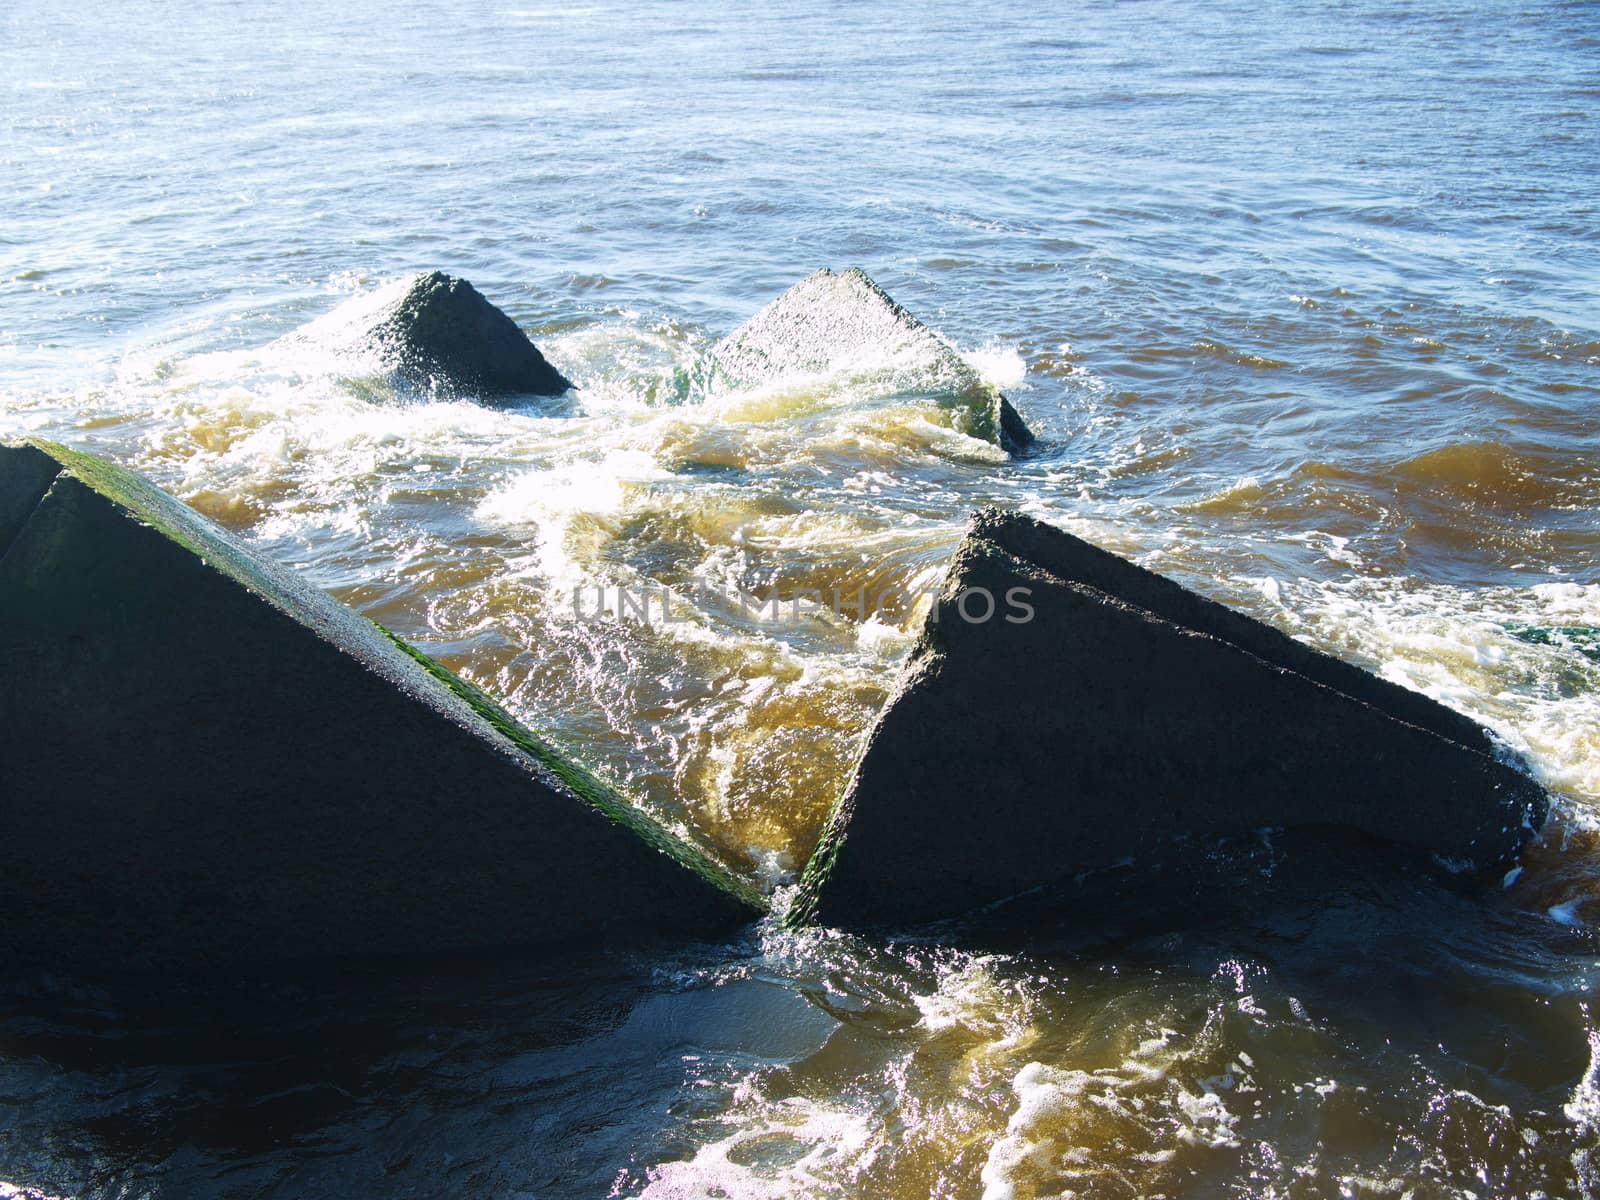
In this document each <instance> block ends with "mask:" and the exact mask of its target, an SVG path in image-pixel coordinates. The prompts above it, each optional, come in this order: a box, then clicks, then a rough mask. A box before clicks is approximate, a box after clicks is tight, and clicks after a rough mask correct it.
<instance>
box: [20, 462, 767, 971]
mask: <svg viewBox="0 0 1600 1200" xmlns="http://www.w3.org/2000/svg"><path fill="white" fill-rule="evenodd" d="M19 497H20V499H19ZM30 502H31V503H30ZM24 510H26V511H25V515H24V516H22V518H21V519H20V521H19V520H18V519H17V516H18V513H19V512H22V511H24ZM13 527H14V528H13ZM7 531H10V533H9V536H8V537H6V539H5V541H4V543H3V544H0V772H3V777H4V781H5V784H4V788H3V790H0V843H3V844H4V845H5V847H6V852H7V853H6V859H7V862H6V871H5V872H3V873H0V911H3V912H4V914H5V916H4V918H3V920H0V956H3V957H5V958H8V959H13V960H15V959H24V960H33V961H41V962H46V963H51V964H60V965H66V966H77V967H107V968H133V969H139V968H150V967H165V966H188V965H255V964H264V963H271V962H278V961H286V960H293V959H312V958H326V957H331V956H346V955H358V954H385V953H410V952H419V951H433V950H451V949H471V948H479V947H496V946H513V945H533V944H542V943H551V942H558V941H570V940H573V939H583V938H592V937H596V936H600V935H602V934H605V933H607V932H608V931H610V930H613V929H631V928H645V929H649V930H653V931H663V932H667V933H672V934H687V935H698V934H701V933H706V934H709V933H714V932H717V931H720V930H723V929H726V928H728V927H730V926H731V925H735V924H737V923H739V922H740V921H742V920H745V919H748V918H750V917H752V916H754V915H755V914H756V913H757V912H758V911H759V910H760V909H761V907H762V903H763V902H762V901H761V898H760V897H759V896H758V895H757V894H756V893H755V891H754V890H753V889H751V888H749V887H748V886H747V885H745V884H743V883H741V882H740V881H738V880H737V879H735V878H734V877H733V876H732V875H731V874H730V873H729V872H728V871H727V870H726V869H725V868H723V867H722V866H721V865H720V864H718V863H717V862H716V861H715V860H714V859H713V858H712V857H711V856H710V855H709V854H707V853H706V852H705V851H703V850H701V849H700V848H699V847H697V846H695V845H693V844H692V843H691V842H689V841H688V840H687V839H685V838H682V837H679V836H677V835H676V834H674V833H673V832H672V831H670V830H668V829H666V828H665V827H663V826H661V825H660V824H659V823H657V822H656V821H654V820H653V819H652V818H650V817H649V816H648V815H646V814H645V813H643V812H641V811H640V810H638V809H637V808H635V807H634V806H632V805H631V804H629V803H628V802H627V800H625V799H624V798H623V797H621V796H620V795H618V794H617V793H616V792H615V791H614V790H613V789H611V788H610V787H608V786H607V785H606V784H604V783H603V782H602V781H601V780H599V779H598V778H597V777H595V776H594V775H593V774H592V773H591V772H589V771H587V770H586V769H584V768H583V767H582V766H580V765H578V764H577V763H574V762H572V761H570V760H569V759H567V758H565V757H563V756H562V755H561V754H560V753H559V752H557V751H556V750H555V749H553V748H552V747H550V746H549V745H548V744H546V743H545V742H544V741H543V740H541V739H539V738H538V737H537V736H535V735H534V734H533V733H531V732H530V731H528V730H526V729H524V728H522V727H521V726H520V725H519V724H518V723H517V722H516V721H514V720H513V719H512V718H511V717H510V716H509V715H508V714H507V713H506V712H505V711H504V710H503V709H502V708H500V706H498V705H497V704H495V703H494V702H493V701H492V700H490V699H489V697H487V696H486V695H485V694H483V693H482V692H481V691H480V690H479V689H476V688H474V687H472V686H471V685H469V684H467V683H466V682H465V681H463V680H460V679H459V678H457V677H456V676H455V675H453V674H451V673H450V672H449V671H447V670H445V669H444V668H443V667H442V666H440V665H439V664H437V663H435V662H433V660H431V659H429V658H428V657H427V656H426V655H424V654H422V653H421V652H420V651H418V650H416V649H415V648H414V647H411V646H409V645H407V644H406V643H405V642H403V641H402V640H401V639H399V638H396V637H394V636H393V635H391V634H388V633H387V631H385V630H382V629H381V628H379V627H378V626H376V625H374V624H373V623H371V622H369V621H367V620H366V619H364V618H362V617H360V616H359V615H357V614H355V613H354V612H352V611H350V610H349V609H347V608H345V607H344V606H342V605H340V604H338V603H337V602H335V601H334V600H333V599H332V598H330V597H328V596H327V595H325V594H324V593H322V592H320V591H318V590H316V589H314V588H312V587H309V586H308V585H306V584H305V583H304V582H303V581H302V580H300V579H299V578H298V577H297V576H296V575H295V574H294V573H293V572H292V571H289V570H288V569H286V568H284V567H282V566H280V565H279V564H276V563H272V562H269V561H266V560H263V559H261V558H259V557H258V556H256V555H254V554H253V553H251V552H250V551H249V550H248V549H246V548H245V547H244V546H242V545H241V544H240V543H238V542H237V541H235V540H234V539H233V538H232V537H230V536H229V535H227V534H226V533H224V532H223V531H221V530H219V529H217V528H216V527H214V526H212V525H211V524H210V523H209V522H207V521H206V520H204V519H203V518H201V517H200V516H199V515H198V514H196V513H194V512H193V511H192V510H190V509H188V508H187V507H185V506H184V505H182V504H181V503H179V502H178V501H176V500H174V499H173V498H172V497H171V496H168V495H167V494H166V493H164V492H162V491H161V490H159V489H158V488H156V487H154V486H153V485H152V484H150V483H149V482H148V481H146V480H144V479H143V478H141V477H139V476H138V475H136V474H134V473H132V472H129V471H126V470H124V469H122V468H119V467H117V466H115V465H113V464H111V463H108V462H106V461H105V460H103V459H99V458H96V457H94V456H92V455H88V454H83V453H80V452H76V451H72V450H68V449H65V448H63V447H60V446H55V445H52V444H50V443H46V442H38V441H35V442H30V443H28V444H25V445H16V446H6V445H0V533H6V532H7Z"/></svg>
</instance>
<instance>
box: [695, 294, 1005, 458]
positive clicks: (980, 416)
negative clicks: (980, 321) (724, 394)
mask: <svg viewBox="0 0 1600 1200" xmlns="http://www.w3.org/2000/svg"><path fill="white" fill-rule="evenodd" d="M704 370H705V373H706V374H707V375H708V376H709V378H710V381H711V386H712V388H713V389H717V388H753V387H761V386H763V385H765V384H769V383H772V382H774V381H776V380H779V379H783V378H785V377H789V376H795V375H819V374H828V375H836V374H841V373H855V374H858V375H861V376H863V377H871V378H873V379H876V380H880V381H884V382H886V383H887V384H888V385H889V386H891V387H892V388H893V389H894V390H895V391H896V392H903V393H915V392H922V393H927V394H929V395H934V396H938V397H940V398H941V399H944V400H946V401H947V402H949V403H951V404H953V405H955V406H957V407H958V408H959V410H960V412H959V417H960V419H959V421H958V425H959V427H960V428H961V430H962V432H964V433H967V434H970V435H971V436H973V437H978V438H982V439H983V440H985V441H989V442H994V443H995V444H997V445H999V446H1001V447H1002V448H1004V449H1005V450H1008V451H1011V452H1013V453H1015V452H1017V451H1021V450H1025V449H1027V448H1028V446H1030V445H1032V444H1033V440H1034V438H1033V434H1032V432H1030V431H1029V429H1028V426H1027V424H1026V422H1024V421H1023V419H1022V416H1021V414H1019V413H1018V412H1017V410H1016V409H1015V408H1014V407H1013V406H1012V404H1011V402H1010V401H1009V400H1007V399H1006V398H1005V397H1004V396H1002V395H1001V394H1000V393H999V392H998V391H997V390H996V389H995V388H993V387H991V386H990V385H988V384H986V383H984V382H983V380H982V379H981V378H980V377H979V376H978V373H977V372H976V371H974V370H973V369H972V368H971V367H969V366H968V365H967V364H966V363H965V362H963V361H962V359H961V356H960V355H958V354H957V353H956V352H955V351H954V350H952V349H951V348H950V347H949V346H947V345H946V344H945V343H944V342H942V341H940V340H939V338H938V337H937V336H936V335H935V334H934V332H933V331H932V330H931V329H929V328H928V327H927V326H926V325H924V324H923V323H922V322H921V321H919V320H917V318H916V317H914V316H912V315H911V314H910V313H908V312H907V311H906V310H905V309H903V308H901V307H900V306H899V305H898V304H896V303H895V302H894V301H893V300H892V299H890V298H889V296H888V294H887V293H885V292H884V290H883V289H882V288H880V287H879V286H878V285H877V284H875V283H873V282H872V280H871V279H869V278H867V276H866V274H865V272H863V271H861V270H859V269H854V270H849V271H845V272H844V273H843V274H835V273H834V272H832V271H829V270H821V271H814V272H812V273H811V274H810V275H807V276H806V277H805V278H804V279H802V280H801V281H800V282H799V283H797V284H795V285H794V286H793V287H792V288H790V289H789V290H788V291H787V292H785V293H784V294H783V295H781V296H779V297H778V298H777V299H776V300H774V301H773V302H772V303H771V304H769V305H767V306H766V307H765V308H763V309H762V310H761V311H760V312H758V313H756V315H755V316H753V317H751V318H750V319H749V320H748V321H746V322H745V323H744V324H743V325H741V326H740V327H739V328H738V329H737V330H735V331H734V332H733V333H732V334H730V335H729V336H728V337H726V338H724V339H723V340H722V341H721V342H719V343H718V344H717V345H716V346H715V347H713V348H712V351H711V353H710V356H709V359H708V364H707V366H706V367H705V368H704Z"/></svg>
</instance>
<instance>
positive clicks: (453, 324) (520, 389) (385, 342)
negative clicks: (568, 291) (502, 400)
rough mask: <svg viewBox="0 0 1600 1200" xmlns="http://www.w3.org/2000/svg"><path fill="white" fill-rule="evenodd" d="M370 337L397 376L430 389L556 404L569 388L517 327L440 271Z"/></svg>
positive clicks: (415, 286)
mask: <svg viewBox="0 0 1600 1200" xmlns="http://www.w3.org/2000/svg"><path fill="white" fill-rule="evenodd" d="M372 336H373V339H374V341H375V342H376V343H377V344H378V345H380V346H382V347H383V348H384V350H385V352H386V353H388V354H390V355H392V356H393V359H394V364H395V366H396V368H397V369H398V370H400V371H401V372H403V373H405V374H406V375H407V376H409V377H411V378H412V379H413V380H414V381H416V382H418V383H421V384H424V385H426V386H428V387H430V388H433V389H437V390H443V391H452V392H460V391H465V392H472V393H475V394H477V395H479V396H485V397H496V396H508V395H518V394H521V395H534V396H559V395H560V394H561V393H562V392H564V391H566V390H567V389H568V388H570V387H571V386H572V384H571V383H569V382H568V381H567V379H566V377H565V376H563V375H562V374H561V372H560V371H557V370H556V369H555V368H554V367H552V366H551V365H550V364H549V363H547V362H546V361H545V358H544V355H543V354H540V353H539V349H538V347H536V346H535V345H534V344H533V343H532V342H531V341H529V340H528V336H527V334H525V333H523V332H522V330H520V329H518V328H517V324H516V322H515V321H513V320H512V319H511V318H510V317H508V316H506V314H505V313H503V312H501V311H500V310H499V309H498V308H496V307H495V306H494V305H492V304H490V303H489V302H488V301H487V300H485V299H484V298H483V297H482V296H481V295H480V294H479V293H478V290H477V289H476V288H474V287H473V286H472V285H471V284H470V283H468V282H467V281H466V280H465V279H457V278H456V277H454V276H453V275H446V274H444V273H442V272H440V271H430V272H428V273H427V274H426V275H420V276H418V277H417V279H416V280H415V282H413V283H412V284H411V286H410V287H409V288H407V289H406V293H405V295H403V296H402V297H401V298H400V300H399V302H398V303H397V304H396V305H395V307H394V310H393V312H391V313H390V314H389V315H388V316H387V317H386V318H385V319H384V320H383V321H382V322H381V323H380V324H378V325H377V326H376V327H375V328H374V329H373V332H372Z"/></svg>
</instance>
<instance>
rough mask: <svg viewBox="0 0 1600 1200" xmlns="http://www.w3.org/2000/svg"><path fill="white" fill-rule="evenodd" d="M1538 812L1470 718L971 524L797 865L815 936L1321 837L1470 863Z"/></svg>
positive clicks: (1020, 537)
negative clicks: (843, 785)
mask: <svg viewBox="0 0 1600 1200" xmlns="http://www.w3.org/2000/svg"><path fill="white" fill-rule="evenodd" d="M1546 808H1547V798H1546V796H1545V794H1544V792H1543V790H1542V789H1541V788H1540V787H1539V786H1538V785H1537V784H1536V783H1535V782H1534V781H1533V780H1532V779H1530V778H1529V777H1528V776H1527V775H1526V774H1524V773H1522V772H1521V771H1519V770H1517V769H1515V768H1514V767H1513V766H1510V765H1507V763H1506V762H1505V761H1503V760H1502V757H1501V755H1500V754H1499V753H1498V752H1497V749H1496V746H1495V745H1494V743H1493V741H1492V739H1491V738H1490V736H1489V734H1488V733H1487V732H1486V731H1485V730H1483V729H1482V728H1481V727H1479V726H1478V725H1476V724H1475V723H1474V722H1472V721H1471V720H1469V719H1468V718H1466V717H1464V716H1462V715H1461V714H1459V713H1456V712H1453V711H1452V710H1450V709H1447V708H1445V707H1443V706H1442V705H1439V704H1437V703H1435V702H1434V701H1432V700H1430V699H1428V698H1427V697H1425V696H1423V695H1420V694H1419V693H1416V692H1412V691H1409V690H1407V689H1405V688H1402V687H1399V686H1397V685H1395V684H1391V683H1388V682H1387V681H1385V680H1382V679H1379V678H1377V677H1376V676H1374V675H1371V674H1369V673H1368V672H1366V671H1363V670H1361V669H1359V668H1357V667H1354V666H1351V665H1350V664H1348V663H1345V662H1342V661H1340V660H1338V659H1336V658H1332V657H1330V656H1328V655H1326V654H1322V653H1319V652H1318V651H1315V650H1313V649H1311V648H1310V647H1308V646H1305V645H1303V644H1301V643H1300V642H1297V641H1295V640H1294V639H1293V638H1290V637H1287V636H1286V635H1284V634H1282V633H1280V632H1278V631H1277V630H1275V629H1272V628H1271V627H1269V626H1267V625H1263V624H1262V623H1260V622H1259V621H1255V620H1252V619H1251V618H1248V617H1245V616H1243V615H1242V614H1240V613H1237V612H1234V611H1232V610H1230V609H1228V608H1226V607H1224V606H1222V605H1219V604H1216V603H1214V602H1212V601H1209V600H1206V599H1204V598H1202V597H1200V596H1197V595H1195V594H1194V593H1193V592H1190V591H1187V590H1186V589H1184V588H1183V587H1181V586H1180V585H1178V584H1176V583H1173V582H1172V581H1171V580H1168V579H1165V578H1163V577H1161V576H1159V575H1155V574H1152V573H1151V572H1149V571H1146V570H1144V569H1142V568H1140V567H1138V566H1135V565H1134V564H1132V563H1130V562H1127V561H1126V560H1124V559H1121V558H1118V557H1117V556H1115V555H1113V554H1109V553H1107V552H1106V551H1104V550H1101V549H1098V548H1097V547H1095V546H1092V545H1090V544H1089V543H1087V542H1084V541H1081V540H1080V539H1078V538H1076V537H1073V536H1072V535H1071V534H1068V533H1066V532H1064V531H1062V530H1060V529H1056V528H1054V527H1052V526H1049V525H1044V524H1041V523H1039V522H1037V521H1034V520H1031V519H1029V518H1027V517H1023V516H1020V515H1017V514H1006V513H1000V512H995V511H986V512H983V513H980V514H978V515H977V516H976V517H975V518H974V519H973V522H972V524H971V526H970V527H969V530H968V534H967V537H966V539H965V541H964V542H963V543H962V545H961V547H960V548H959V550H958V551H957V553H956V556H955V559H954V560H953V562H952V563H951V566H950V568H949V572H948V574H947V576H946V579H945V582H944V585H943V588H942V590H941V593H940V596H939V598H938V600H937V601H936V603H935V607H934V609H933V611H932V612H931V613H930V617H929V624H928V626H927V627H926V629H925V631H924V633H923V635H922V638H921V640H920V642H919V644H918V645H917V647H916V648H915V650H914V651H913V653H912V655H911V658H910V660H909V661H908V663H907V664H906V666H905V667H904V670H903V673H902V675H901V677H900V680H899V683H898V685H897V687H896V689H895V691H894V693H893V695H892V697H891V699H890V701H889V703H888V705H887V707H886V708H885V710H884V712H883V713H882V715H881V716H880V718H879V720H878V722H877V725H876V726H875V728H874V729H873V731H872V733H871V735H870V738H869V740H868V742H867V746H866V749H865V752H864V753H863V755H862V757H861V759H860V762H859V764H858V766H857V769H856V773H855V776H854V779H853V780H852V782H851V785H850V787H849V790H848V792H847V794H846V795H845V797H844V799H843V800H842V801H841V803H840V805H839V807H838V810H837V811H836V812H835V814H834V816H833V820H832V822H831V824H830V826H829V829H828V831H827V832H826V834H825V835H824V838H823V841H822V843H821V846H820V848H819V849H818V851H817V854H816V856H815V857H814V858H813V860H812V863H811V865H810V866H809V867H808V869H807V872H806V878H805V881H804V884H803V886H802V897H801V901H800V903H799V905H798V907H797V910H796V911H797V913H799V914H801V915H805V914H808V913H810V912H812V911H816V912H817V913H818V914H819V915H820V919H822V920H823V921H825V922H828V923H831V924H842V925H859V924H872V923H879V922H891V923H892V922H907V921H910V922H915V921H925V920H930V919H936V918H943V917H949V916H954V915H957V914H959V913H962V912H966V911H970V910H971V909H973V908H975V907H978V906H982V905H986V904H989V903H991V902H995V901H999V900H1001V899H1004V898H1006V897H1010V896H1013V895H1015V894H1018V893H1021V892H1024V891H1027V890H1029V889H1032V888H1037V887H1041V886H1045V885H1049V884H1052V883H1055V882H1057V881H1060V880H1062V879H1064V878H1068V877H1071V876H1073V875H1075V874H1077V873H1080V872H1083V871H1086V870H1092V869H1097V868H1104V867H1109V866H1112V865H1114V864H1116V863H1118V862H1121V861H1123V860H1126V859H1128V858H1138V857H1139V856H1142V855H1145V854H1146V853H1148V852H1152V851H1155V850H1157V849H1159V848H1162V847H1168V846H1171V845H1172V843H1173V842H1174V841H1175V840H1176V839H1181V838H1184V837H1187V838H1190V839H1195V838H1200V839H1203V838H1212V837H1216V836H1228V835H1237V834H1246V833H1249V832H1252V831H1255V830H1259V829H1263V828H1272V827H1299V826H1315V825H1323V824H1331V825H1336V826H1342V827H1347V828H1350V829H1354V830H1358V831H1361V832H1362V833H1365V834H1370V835H1375V836H1377V837H1380V838H1383V839H1387V840H1388V841H1391V842H1395V843H1399V844H1402V845H1405V846H1410V847H1415V848H1417V849H1420V850H1423V851H1427V852H1431V853H1433V854H1436V855H1438V856H1440V857H1442V858H1444V859H1446V860H1448V861H1450V862H1451V863H1453V864H1462V865H1472V866H1486V865H1489V864H1493V863H1498V862H1501V861H1503V860H1505V859H1507V858H1509V857H1511V856H1513V855H1515V854H1516V853H1517V852H1518V851H1519V850H1520V849H1521V848H1522V846H1523V845H1524V844H1525V843H1526V842H1527V841H1528V840H1529V838H1530V837H1532V836H1533V834H1534V832H1535V831H1536V830H1537V829H1538V827H1539V825H1540V824H1541V823H1542V821H1543V820H1544V816H1545V812H1546Z"/></svg>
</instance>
